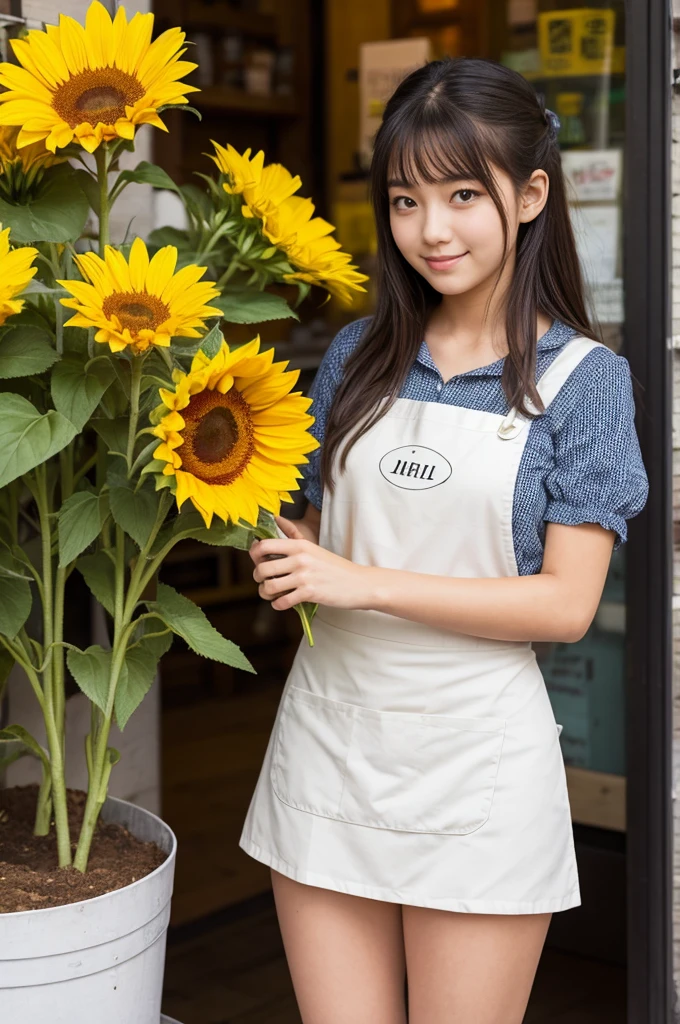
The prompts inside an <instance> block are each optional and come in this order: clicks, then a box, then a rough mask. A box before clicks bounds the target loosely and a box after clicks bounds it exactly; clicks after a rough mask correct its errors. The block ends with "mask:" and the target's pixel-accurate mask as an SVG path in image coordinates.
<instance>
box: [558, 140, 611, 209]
mask: <svg viewBox="0 0 680 1024" xmlns="http://www.w3.org/2000/svg"><path fill="white" fill-rule="evenodd" d="M621 155H622V154H621V150H620V149H567V150H565V151H564V152H563V153H562V168H563V170H564V174H565V177H566V179H567V198H568V199H569V201H570V202H575V203H585V202H606V201H608V200H615V199H618V197H619V192H620V189H621V168H622V159H621Z"/></svg>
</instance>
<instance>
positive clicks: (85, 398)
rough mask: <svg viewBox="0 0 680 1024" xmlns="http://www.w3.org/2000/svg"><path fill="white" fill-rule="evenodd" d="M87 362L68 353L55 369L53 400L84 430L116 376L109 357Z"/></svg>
mask: <svg viewBox="0 0 680 1024" xmlns="http://www.w3.org/2000/svg"><path fill="white" fill-rule="evenodd" d="M0 351H1V349H0ZM85 365H86V364H85V363H83V361H82V360H80V359H77V358H73V357H70V356H68V357H66V358H65V359H62V360H61V362H60V363H58V364H57V366H55V368H54V370H53V371H52V401H53V402H54V404H55V407H56V409H57V411H58V412H60V413H61V414H62V416H65V417H66V419H68V420H70V421H71V423H73V425H74V426H75V427H76V429H77V430H82V429H83V427H84V426H85V424H86V423H87V421H88V420H89V418H90V416H91V415H92V413H93V412H94V411H95V409H96V408H97V406H98V405H99V402H100V401H101V398H102V395H103V394H104V392H105V391H106V390H107V388H108V387H109V386H110V385H111V383H112V382H113V379H114V377H115V375H116V371H115V370H114V368H113V365H112V363H111V360H110V359H108V357H100V358H99V359H97V360H96V361H95V362H93V363H92V364H91V365H90V366H88V368H87V370H86V369H85Z"/></svg>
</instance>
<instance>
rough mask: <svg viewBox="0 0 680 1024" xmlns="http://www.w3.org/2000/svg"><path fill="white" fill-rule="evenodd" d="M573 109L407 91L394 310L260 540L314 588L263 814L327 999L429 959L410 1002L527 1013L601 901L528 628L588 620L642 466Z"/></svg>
mask: <svg viewBox="0 0 680 1024" xmlns="http://www.w3.org/2000/svg"><path fill="white" fill-rule="evenodd" d="M556 127H557V125H556V118H555V115H554V114H551V112H550V111H546V110H545V108H544V107H543V105H542V103H541V101H540V100H539V99H537V97H536V94H535V93H534V91H533V89H532V88H531V86H530V85H528V84H527V82H525V80H524V79H523V78H521V77H520V76H519V75H518V74H516V73H515V72H514V71H510V70H508V69H507V68H504V67H502V66H500V65H497V64H494V63H491V62H488V61H483V60H472V59H457V60H446V61H434V62H432V63H431V64H428V65H426V66H425V67H422V68H420V69H418V70H417V71H414V72H413V73H412V74H411V75H409V77H408V78H407V79H406V80H405V81H404V82H403V83H402V84H401V85H400V86H399V88H398V89H397V91H396V92H395V94H394V96H393V97H392V99H391V100H390V101H389V103H388V104H387V107H386V110H385V116H384V120H383V123H382V126H381V128H380V130H379V132H378V134H377V137H376V142H375V152H374V158H373V164H372V172H371V175H372V194H373V199H374V205H375V216H376V221H377V230H378V257H379V259H378V280H377V284H378V300H377V310H376V313H375V316H373V318H372V319H370V320H367V321H359V322H357V323H353V324H350V325H349V326H348V327H346V328H344V329H343V330H341V331H340V333H339V334H338V335H337V337H336V338H335V340H334V341H333V343H332V344H331V346H330V348H329V349H328V351H327V353H326V354H325V356H324V359H323V361H322V363H321V366H320V368H319V371H318V374H317V377H316V380H315V382H314V393H313V398H314V404H313V407H312V412H313V413H314V414H315V416H316V422H315V425H314V430H315V432H316V436H317V437H318V439H319V441H321V442H322V447H320V448H319V449H317V451H316V452H315V453H314V455H313V456H312V458H311V459H310V463H309V466H308V467H307V470H308V471H307V474H306V477H307V478H306V491H305V493H306V496H307V497H308V498H309V501H310V504H309V506H308V508H307V511H306V512H305V515H304V518H303V519H302V520H299V521H298V522H295V523H294V522H292V521H290V520H287V519H285V518H283V517H278V520H277V522H278V525H279V527H280V529H281V539H272V540H264V541H260V542H256V543H255V544H254V545H253V547H252V548H251V556H252V559H253V561H254V563H255V569H254V573H253V575H254V578H255V579H256V580H257V581H258V582H259V583H260V587H259V592H260V594H261V596H262V597H263V598H265V599H266V600H269V601H271V602H272V607H273V608H275V609H277V610H284V609H288V608H291V607H292V606H293V605H295V604H296V603H297V602H299V601H311V602H318V603H319V609H318V612H317V615H316V618H315V620H314V624H313V629H314V637H315V645H314V647H311V648H310V647H309V646H308V645H307V642H306V641H304V642H302V643H301V644H300V647H299V648H298V651H297V654H296V657H295V661H294V663H293V666H292V669H291V672H290V675H289V678H288V680H287V682H286V687H285V690H284V693H283V697H282V700H281V705H280V707H279V710H278V713H277V718H276V722H275V725H274V729H273V732H272V736H271V738H270V742H269V747H268V750H267V753H266V757H265V762H264V766H263V769H262V772H261V775H260V779H259V781H258V784H257V787H256V790H255V793H254V796H253V799H252V802H251V806H250V809H249V812H248V816H247V819H246V822H245V825H244V829H243V835H242V837H241V846H242V847H243V849H244V850H246V851H247V852H248V853H249V854H250V855H251V856H253V857H255V858H256V859H258V860H260V861H263V862H264V863H265V864H268V865H270V866H271V868H272V880H273V887H274V895H275V900H276V907H277V913H278V917H279V921H280V925H281V931H282V935H283V940H284V944H285V949H286V954H287V958H288V962H289V965H290V969H291V974H292V978H293V983H294V986H295V991H296V996H297V1000H298V1003H299V1006H300V1012H301V1015H302V1020H303V1021H304V1024H404V1021H405V1020H406V1006H405V1005H404V1004H405V1000H404V976H405V974H407V976H408V1000H407V1001H408V1014H409V1015H408V1020H409V1021H410V1024H450V1022H452V1021H456V1022H457V1024H520V1022H521V1021H522V1019H523V1017H524V1012H525V1009H526V1005H527V1001H528V997H529V993H530V990H531V986H532V983H533V979H534V975H535V971H536V967H537V964H538V960H539V957H540V953H541V949H542V946H543V943H544V939H545V936H546V932H547V929H548V925H549V923H550V920H551V915H552V914H553V913H554V912H555V911H562V910H567V909H568V908H569V907H576V906H578V905H579V903H580V893H579V883H578V876H577V867H576V860H575V855H574V843H573V838H572V828H571V818H570V809H569V802H568V795H567V787H566V779H565V771H564V762H563V759H562V754H561V749H560V744H559V739H558V735H559V733H558V730H559V729H560V728H561V727H560V726H557V725H556V722H555V717H554V714H553V711H552V707H551V704H550V700H549V698H548V694H547V691H546V688H545V683H544V681H543V678H542V676H541V673H540V671H539V669H538V667H537V664H536V658H535V655H534V653H533V651H532V648H531V642H532V641H541V640H542V641H558V642H560V641H561V642H572V641H575V640H578V639H580V638H581V637H582V636H583V635H584V633H585V632H586V630H587V629H588V627H589V625H590V623H591V621H592V619H593V616H594V614H595V611H596V609H597V606H598V602H599V599H600V596H601V593H602V589H603V586H604V582H605V577H606V574H607V567H608V565H609V560H610V555H611V551H612V547H613V545H614V544H615V543H620V542H622V541H623V540H625V537H626V519H627V518H630V517H631V516H634V515H636V514H637V513H638V512H639V511H640V510H641V508H642V507H643V505H644V502H645V499H646V494H647V482H646V477H645V471H644V468H643V465H642V461H641V457H640V450H639V446H638V442H637V437H636V434H635V428H634V425H633V417H634V408H633V398H632V390H631V380H630V371H629V368H628V364H627V362H626V360H625V359H623V358H622V357H620V356H617V355H615V354H614V353H613V352H612V351H611V350H609V349H608V348H606V347H605V346H604V345H602V344H600V343H598V342H597V341H596V340H594V332H593V329H592V327H591V325H590V322H589V320H588V315H587V313H586V308H585V304H584V299H583V291H582V282H581V275H580V270H579V264H578V259H577V255H576V250H575V246H574V238H573V235H572V230H571V226H570V219H569V211H568V208H567V201H566V197H565V184H564V180H563V176H562V169H561V163H560V153H559V149H558V144H557V139H556V134H557V133H556ZM271 554H275V555H279V556H283V557H280V558H278V559H276V560H275V561H271V560H269V559H268V558H267V556H268V555H271ZM283 594H285V596H281V595H283Z"/></svg>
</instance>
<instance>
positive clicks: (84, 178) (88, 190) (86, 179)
mask: <svg viewBox="0 0 680 1024" xmlns="http://www.w3.org/2000/svg"><path fill="white" fill-rule="evenodd" d="M74 173H75V176H76V180H77V181H78V184H79V185H80V187H81V189H82V190H83V192H84V193H85V195H86V197H87V201H88V203H89V204H90V206H91V207H92V209H93V210H94V212H95V213H96V214H97V216H99V205H100V201H99V185H98V184H97V182H96V181H95V179H94V178H93V177H92V175H91V174H89V173H88V172H87V171H86V170H85V168H84V167H79V168H78V169H77V170H76V171H75V172H74Z"/></svg>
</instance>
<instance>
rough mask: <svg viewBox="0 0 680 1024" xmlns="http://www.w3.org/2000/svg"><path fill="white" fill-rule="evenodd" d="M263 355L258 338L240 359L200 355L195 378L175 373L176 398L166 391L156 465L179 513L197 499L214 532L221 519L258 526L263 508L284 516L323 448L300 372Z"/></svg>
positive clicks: (158, 414)
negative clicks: (299, 386)
mask: <svg viewBox="0 0 680 1024" xmlns="http://www.w3.org/2000/svg"><path fill="white" fill-rule="evenodd" d="M259 347H260V339H259V337H257V338H254V339H253V340H252V341H250V342H248V344H246V345H242V346H241V347H240V348H237V349H235V350H234V351H233V352H230V351H229V346H228V345H227V343H226V342H223V343H222V347H221V348H220V350H219V352H218V353H217V355H216V356H215V357H214V358H213V359H210V358H209V357H208V356H206V355H205V354H204V353H203V352H201V351H199V352H198V354H197V355H196V356H195V358H194V360H193V362H192V364H191V370H190V372H189V373H183V372H182V371H179V370H176V371H175V372H174V374H173V380H174V382H175V389H174V391H170V390H167V389H165V388H161V389H160V396H161V401H162V403H163V404H162V405H161V406H160V407H159V408H158V409H157V410H156V411H155V414H154V416H153V419H154V420H155V421H156V422H157V426H156V427H155V429H154V433H155V434H156V436H157V437H159V438H160V439H161V442H162V443H161V444H160V445H159V446H158V448H157V449H156V450H155V452H154V457H155V459H156V460H157V461H158V462H159V463H165V465H164V467H163V470H162V473H163V475H164V476H166V477H167V476H170V477H173V478H174V480H173V482H174V486H175V495H176V498H177V504H178V506H179V507H180V508H181V507H182V505H183V504H184V502H185V501H186V500H187V498H189V499H191V501H192V502H193V504H194V506H195V507H196V508H197V509H198V511H199V512H200V514H201V515H202V517H203V519H204V521H205V525H206V526H207V527H209V526H210V523H211V522H212V517H213V515H216V516H219V518H220V519H223V520H224V521H225V522H228V521H229V520H231V522H233V523H238V521H239V519H241V520H244V521H245V522H247V523H249V524H251V525H253V526H254V525H255V524H256V523H257V518H258V510H259V508H260V507H261V508H264V509H267V510H268V511H270V512H272V513H274V514H275V515H276V514H278V512H279V511H280V508H281V501H292V500H293V499H292V498H291V496H290V494H289V491H291V490H298V489H299V486H300V485H299V484H298V482H297V481H298V478H299V477H301V476H302V473H301V471H300V470H299V469H298V468H297V465H298V464H301V463H306V462H308V461H309V460H308V459H307V458H306V456H305V453H306V452H311V451H313V450H314V449H315V448H317V447H318V445H319V442H318V441H317V440H316V438H315V437H313V436H312V435H311V434H310V433H308V430H307V428H308V427H310V426H311V425H312V423H313V422H314V417H313V416H310V415H309V414H308V413H307V409H308V408H309V406H310V405H311V402H312V399H311V398H305V397H304V396H303V394H302V392H301V391H295V392H292V393H291V388H292V387H293V385H294V384H295V383H296V381H297V379H298V376H299V374H300V371H299V370H291V371H288V372H284V370H285V367H286V366H287V365H288V360H283V361H282V362H279V363H274V362H272V360H273V356H274V353H273V349H270V350H269V351H267V352H260V351H259Z"/></svg>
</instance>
